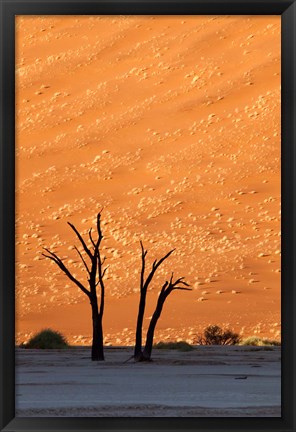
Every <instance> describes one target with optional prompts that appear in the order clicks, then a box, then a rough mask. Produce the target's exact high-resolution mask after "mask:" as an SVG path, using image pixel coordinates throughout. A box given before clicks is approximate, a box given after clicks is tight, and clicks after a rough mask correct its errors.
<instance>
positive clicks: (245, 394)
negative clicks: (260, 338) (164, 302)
mask: <svg viewBox="0 0 296 432" xmlns="http://www.w3.org/2000/svg"><path fill="white" fill-rule="evenodd" d="M132 353H133V351H132V349H131V348H111V347H109V348H106V352H105V354H106V361H105V362H92V361H91V360H90V348H70V349H67V350H62V351H60V350H42V351H41V350H23V349H17V350H16V415H17V416H18V417H31V416H32V417H44V416H46V417H49V416H50V417H61V416H67V417H69V416H71V417H72V416H73V417H79V416H83V417H141V416H143V417H147V416H149V417H160V416H161V417H166V416H168V417H175V416H176V417H213V416H216V417H237V416H242V417H245V416H247V417H279V416H280V415H281V375H280V366H281V363H280V361H281V351H280V347H236V346H233V347H218V346H217V347H214V346H209V347H205V346H204V347H196V348H195V349H194V350H193V351H190V352H180V351H172V350H154V351H153V360H154V361H153V362H151V363H134V362H133V361H132V360H131V361H129V362H125V361H126V360H127V359H128V358H129V357H130V356H131V355H132Z"/></svg>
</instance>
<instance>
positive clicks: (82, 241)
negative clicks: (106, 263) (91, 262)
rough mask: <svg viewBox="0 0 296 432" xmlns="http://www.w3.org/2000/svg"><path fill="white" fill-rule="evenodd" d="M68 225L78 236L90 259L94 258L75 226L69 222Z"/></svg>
mask: <svg viewBox="0 0 296 432" xmlns="http://www.w3.org/2000/svg"><path fill="white" fill-rule="evenodd" d="M67 223H68V225H69V226H70V227H71V228H72V230H73V231H74V232H75V234H76V235H77V237H78V238H79V240H80V243H81V244H82V246H83V249H84V250H85V252H86V253H87V255H88V256H89V257H90V259H91V258H92V254H91V252H90V250H89V249H88V247H87V246H86V243H85V241H84V240H83V238H82V237H81V235H80V233H79V232H78V231H77V229H76V228H75V226H74V225H73V224H71V223H70V222H67Z"/></svg>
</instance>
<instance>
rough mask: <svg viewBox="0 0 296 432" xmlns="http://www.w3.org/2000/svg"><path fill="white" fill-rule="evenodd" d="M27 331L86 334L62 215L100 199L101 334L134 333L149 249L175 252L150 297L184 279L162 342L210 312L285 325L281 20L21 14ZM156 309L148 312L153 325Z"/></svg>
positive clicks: (21, 238)
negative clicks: (59, 263) (49, 253)
mask: <svg viewBox="0 0 296 432" xmlns="http://www.w3.org/2000/svg"><path fill="white" fill-rule="evenodd" d="M16 28H17V30H16V42H17V43H16V84H17V91H16V96H17V97H16V100H17V106H16V125H17V130H16V137H17V139H16V165H17V169H16V184H17V190H16V197H17V200H16V207H17V216H16V218H17V222H16V226H17V238H16V245H17V246H16V253H17V264H16V269H17V284H16V299H17V341H18V342H21V341H26V340H27V339H28V337H29V336H30V334H32V333H34V332H35V331H37V330H39V329H40V328H43V327H47V326H49V327H52V328H55V329H57V330H60V331H62V332H63V333H64V334H66V336H67V337H68V339H69V341H70V342H71V343H74V344H75V343H78V344H80V345H81V344H87V343H89V341H90V337H91V318H90V307H89V305H88V301H87V298H86V296H84V295H83V294H82V293H81V292H80V291H79V290H78V288H77V287H76V286H73V285H71V283H70V282H69V281H68V280H67V278H66V277H65V276H64V275H63V274H62V273H61V272H60V271H59V269H58V268H57V267H56V266H55V265H54V264H53V263H50V262H49V261H48V260H45V259H43V257H42V256H41V252H42V248H43V247H48V248H50V249H51V250H53V251H55V252H56V253H57V254H58V255H59V256H60V257H62V258H65V263H66V264H67V266H68V267H69V269H71V271H73V272H74V273H75V274H76V275H77V277H79V278H81V280H86V274H85V272H84V268H83V264H82V263H81V262H80V260H79V257H78V255H77V254H76V251H75V250H73V245H74V244H76V245H77V246H78V245H79V243H77V240H76V238H75V236H74V233H73V232H72V231H71V229H70V228H69V226H68V225H67V223H66V222H67V221H70V222H71V223H73V224H74V225H75V226H76V227H77V229H78V230H79V231H80V232H82V233H83V235H84V236H85V238H86V239H87V237H88V234H87V233H88V230H89V228H90V227H95V219H96V214H97V212H98V211H99V210H101V209H102V208H103V212H102V228H103V233H104V240H103V244H102V252H103V254H104V255H106V258H107V261H106V264H108V265H109V269H108V272H107V276H106V311H105V319H104V329H105V337H106V340H105V341H106V343H107V344H127V345H129V344H131V343H132V342H133V340H134V328H135V322H136V316H137V305H138V298H139V278H140V265H141V255H140V253H141V250H140V244H139V241H140V240H142V241H143V243H144V246H145V247H146V248H147V249H148V250H149V252H148V255H147V266H148V268H149V266H150V265H151V264H152V262H153V260H154V259H155V258H160V257H161V256H162V255H164V254H165V253H166V252H168V251H169V250H170V249H173V248H175V249H176V250H175V251H174V253H173V254H172V256H171V257H170V258H169V259H168V260H167V261H166V262H165V263H164V264H163V265H162V267H161V268H160V269H159V272H158V274H157V277H155V280H154V283H153V284H152V285H151V290H150V291H149V292H148V297H147V314H146V318H149V317H150V316H151V314H152V313H153V310H154V307H155V302H156V299H157V293H158V291H159V289H160V288H161V286H162V284H163V282H164V281H165V279H166V278H168V277H170V274H171V272H172V271H174V275H175V276H176V277H178V276H184V277H185V279H186V281H188V283H190V284H191V286H192V288H193V290H192V291H191V292H174V293H172V295H171V296H170V297H169V298H168V300H167V303H166V305H165V307H164V310H163V315H162V317H161V319H160V321H159V325H158V328H157V333H156V335H155V336H156V340H161V339H162V340H163V339H177V338H180V339H187V340H188V341H193V340H194V338H195V335H196V334H197V333H199V332H200V331H202V330H203V329H204V327H205V326H206V325H208V324H219V325H221V326H230V327H231V328H233V329H234V330H236V331H239V332H241V333H242V335H243V336H248V335H254V334H255V335H258V336H260V337H263V336H267V337H269V338H272V339H279V338H280V275H281V273H280V248H281V245H280V241H281V239H280V140H281V137H280V18H279V17H276V16H270V17H267V16H264V17H259V16H258V17H248V16H244V17H243V16H242V17H239V16H229V17H227V16H225V17H222V16H219V17H215V16H197V17H193V16H176V17H173V16H171V17H168V16H162V17H160V16H159V17H149V16H146V17H144V16H141V17H140V16H105V17H100V16H84V17H83V16H60V17H57V16H47V17H42V16H40V17H30V16H26V17H25V16H24V17H17V19H16ZM148 322H149V320H148V319H145V327H146V326H147V323H148Z"/></svg>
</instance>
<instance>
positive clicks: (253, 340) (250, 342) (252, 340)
mask: <svg viewBox="0 0 296 432" xmlns="http://www.w3.org/2000/svg"><path fill="white" fill-rule="evenodd" d="M240 345H243V346H280V345H281V343H280V342H278V341H276V340H270V339H267V338H263V339H261V338H259V337H257V336H250V337H248V338H246V339H243V340H242V341H241V343H240Z"/></svg>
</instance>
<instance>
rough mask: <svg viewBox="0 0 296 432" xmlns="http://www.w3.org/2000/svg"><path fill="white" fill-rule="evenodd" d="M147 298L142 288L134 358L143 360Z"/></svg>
mask: <svg viewBox="0 0 296 432" xmlns="http://www.w3.org/2000/svg"><path fill="white" fill-rule="evenodd" d="M145 300H146V292H144V291H143V290H141V296H140V304H139V312H138V319H137V329H136V344H135V352H134V359H135V360H137V361H141V360H142V326H143V317H144V312H145Z"/></svg>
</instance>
